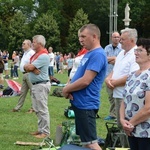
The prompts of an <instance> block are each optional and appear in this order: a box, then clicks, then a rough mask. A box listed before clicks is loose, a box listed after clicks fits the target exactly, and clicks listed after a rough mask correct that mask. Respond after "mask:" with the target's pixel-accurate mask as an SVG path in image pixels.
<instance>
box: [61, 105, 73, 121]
mask: <svg viewBox="0 0 150 150" xmlns="http://www.w3.org/2000/svg"><path fill="white" fill-rule="evenodd" d="M64 115H65V116H66V117H67V118H74V117H75V115H74V110H73V108H72V106H68V107H67V108H65V110H64Z"/></svg>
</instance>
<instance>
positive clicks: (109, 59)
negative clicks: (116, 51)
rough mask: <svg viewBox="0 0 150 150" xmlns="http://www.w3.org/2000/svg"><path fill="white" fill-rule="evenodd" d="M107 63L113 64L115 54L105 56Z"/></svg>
mask: <svg viewBox="0 0 150 150" xmlns="http://www.w3.org/2000/svg"><path fill="white" fill-rule="evenodd" d="M107 60H108V63H109V64H113V65H114V64H115V61H116V57H115V56H111V57H107Z"/></svg>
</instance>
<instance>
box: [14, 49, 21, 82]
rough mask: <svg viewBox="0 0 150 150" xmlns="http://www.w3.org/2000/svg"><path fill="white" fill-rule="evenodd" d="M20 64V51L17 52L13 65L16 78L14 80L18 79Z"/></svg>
mask: <svg viewBox="0 0 150 150" xmlns="http://www.w3.org/2000/svg"><path fill="white" fill-rule="evenodd" d="M19 63H20V58H19V55H18V51H16V56H15V57H14V61H13V64H14V69H13V74H14V78H13V79H18V76H19V74H18V67H19Z"/></svg>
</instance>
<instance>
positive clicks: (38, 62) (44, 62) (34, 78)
mask: <svg viewBox="0 0 150 150" xmlns="http://www.w3.org/2000/svg"><path fill="white" fill-rule="evenodd" d="M49 63H50V61H49V56H48V54H41V55H40V56H39V57H38V58H37V59H35V60H34V61H33V62H31V64H33V65H34V66H35V67H36V68H37V69H39V70H40V74H39V75H36V74H34V73H33V72H30V73H29V79H30V81H31V83H35V82H39V81H46V80H49V75H48V67H49Z"/></svg>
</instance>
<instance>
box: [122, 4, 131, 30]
mask: <svg viewBox="0 0 150 150" xmlns="http://www.w3.org/2000/svg"><path fill="white" fill-rule="evenodd" d="M129 17H130V7H129V4H128V3H127V4H126V7H125V19H123V21H124V25H125V28H128V27H129V24H130V21H131V19H130V18H129Z"/></svg>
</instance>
